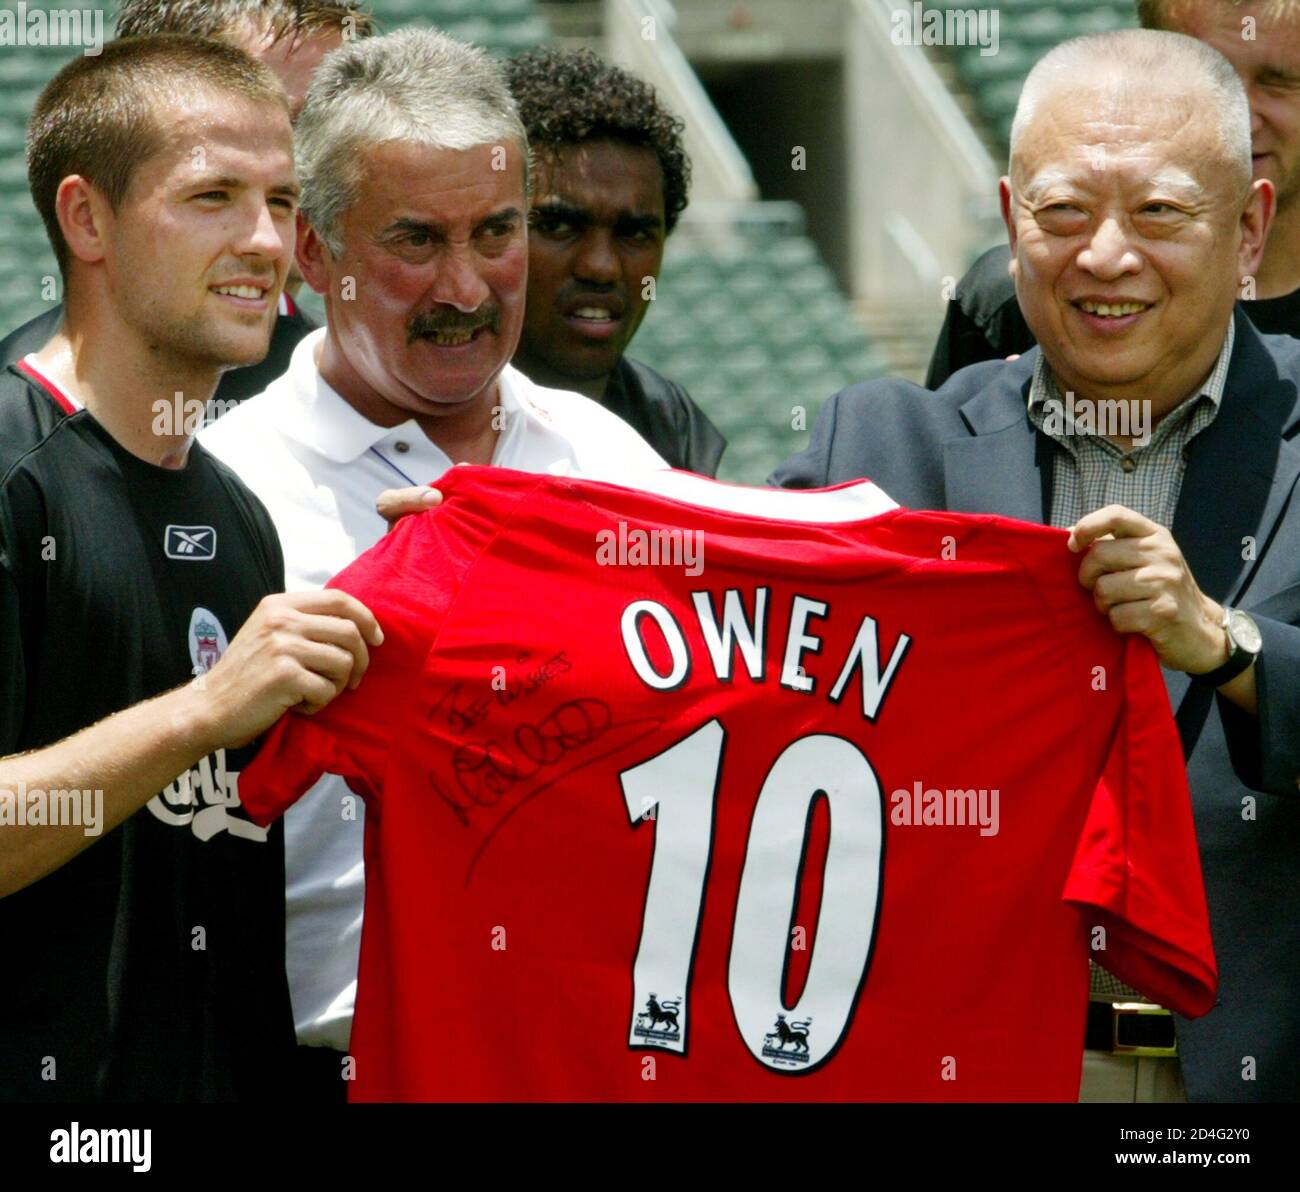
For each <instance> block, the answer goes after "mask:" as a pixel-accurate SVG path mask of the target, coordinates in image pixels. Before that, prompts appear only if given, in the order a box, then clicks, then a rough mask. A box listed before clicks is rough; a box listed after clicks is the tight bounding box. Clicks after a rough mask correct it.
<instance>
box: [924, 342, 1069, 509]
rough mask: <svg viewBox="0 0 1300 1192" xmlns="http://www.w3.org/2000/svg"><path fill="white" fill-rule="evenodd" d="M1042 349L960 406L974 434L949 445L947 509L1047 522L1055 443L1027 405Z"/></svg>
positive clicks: (947, 450)
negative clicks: (1037, 427) (1040, 429)
mask: <svg viewBox="0 0 1300 1192" xmlns="http://www.w3.org/2000/svg"><path fill="white" fill-rule="evenodd" d="M1037 359H1038V352H1037V350H1035V351H1033V352H1029V353H1027V354H1026V355H1025V356H1024V357H1023V358H1022V359H1021V360H1020V361H1019V362H1017V363H1016V364H1014V365H1011V366H1009V367H1007V368H1005V369H1003V370H1002V371H1001V372H1000V373H999V374H998V377H997V379H996V380H995V381H994V382H993V383H992V384H990V385H987V386H985V387H984V388H983V389H981V390H980V391H979V392H978V393H977V394H976V395H975V396H974V397H972V398H971V399H970V400H969V401H968V402H966V404H965V405H963V406H962V407H961V416H962V418H963V419H964V420H965V422H966V424H967V426H969V427H970V430H971V434H970V437H968V438H961V439H954V440H951V441H950V442H947V443H945V444H944V449H943V450H944V457H943V458H944V486H945V498H946V499H945V507H946V508H947V509H949V510H951V511H953V512H954V513H996V514H1000V515H1001V516H1002V517H1014V518H1019V519H1020V520H1021V521H1029V522H1039V523H1044V524H1045V523H1046V522H1047V521H1048V520H1049V517H1050V512H1051V495H1052V468H1051V460H1052V451H1051V443H1050V442H1049V441H1048V440H1046V439H1045V438H1043V436H1041V435H1039V434H1038V433H1037V432H1036V431H1035V430H1034V427H1033V425H1032V423H1030V421H1029V417H1028V414H1027V413H1026V405H1027V403H1028V401H1029V385H1030V382H1031V381H1032V380H1033V375H1034V364H1035V362H1036V360H1037Z"/></svg>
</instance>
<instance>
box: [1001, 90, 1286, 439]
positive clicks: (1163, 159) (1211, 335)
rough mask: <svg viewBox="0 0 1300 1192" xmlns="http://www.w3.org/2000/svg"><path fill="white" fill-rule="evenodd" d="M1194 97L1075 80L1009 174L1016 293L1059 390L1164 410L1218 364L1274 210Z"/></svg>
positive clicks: (1042, 110) (1007, 209)
mask: <svg viewBox="0 0 1300 1192" xmlns="http://www.w3.org/2000/svg"><path fill="white" fill-rule="evenodd" d="M1176 84H1177V85H1176ZM1188 92H1189V88H1188V86H1187V85H1186V83H1185V81H1184V80H1181V79H1179V80H1171V81H1169V82H1168V83H1167V84H1165V85H1161V83H1160V82H1159V81H1153V80H1149V79H1144V80H1142V81H1141V82H1140V83H1138V82H1136V81H1126V80H1125V79H1123V78H1122V77H1121V76H1119V75H1118V74H1116V73H1115V72H1111V71H1106V70H1103V71H1101V72H1099V73H1094V74H1092V75H1090V76H1088V77H1085V78H1073V79H1071V81H1070V85H1069V86H1068V87H1067V86H1062V87H1058V88H1056V89H1054V90H1051V91H1049V92H1048V93H1047V94H1045V95H1044V96H1043V97H1042V98H1041V101H1040V103H1039V105H1038V107H1037V108H1036V109H1035V111H1034V115H1033V118H1032V120H1031V121H1030V123H1029V124H1028V126H1027V127H1026V128H1025V129H1024V130H1023V132H1022V134H1021V135H1020V138H1019V140H1018V142H1017V145H1016V148H1015V152H1014V154H1013V160H1012V176H1011V180H1008V179H1003V183H1002V201H1003V215H1004V218H1005V220H1006V223H1007V228H1008V232H1009V234H1010V236H1011V244H1012V265H1011V271H1012V275H1013V276H1014V278H1015V280H1016V294H1017V297H1018V299H1019V302H1020V307H1021V309H1022V311H1023V312H1024V315H1025V319H1026V321H1027V322H1028V323H1029V326H1030V328H1031V329H1032V330H1033V332H1034V334H1035V336H1036V337H1037V339H1038V341H1039V342H1040V343H1041V344H1042V347H1043V353H1044V355H1045V356H1046V357H1047V360H1048V363H1049V364H1050V365H1051V366H1052V369H1053V371H1054V372H1055V374H1056V376H1057V379H1058V381H1059V382H1060V383H1061V385H1062V387H1063V388H1068V389H1074V390H1076V391H1078V392H1080V393H1082V394H1096V393H1098V392H1103V391H1110V392H1111V395H1112V396H1121V395H1123V396H1129V397H1145V398H1148V399H1150V400H1151V401H1152V402H1153V404H1154V407H1155V410H1156V413H1157V415H1159V414H1160V413H1162V412H1163V411H1164V409H1167V408H1169V407H1170V406H1171V405H1172V404H1173V403H1174V402H1176V401H1177V400H1181V398H1182V397H1184V396H1186V394H1187V393H1188V392H1190V391H1191V389H1192V388H1193V387H1194V386H1195V385H1196V384H1198V383H1199V381H1200V380H1202V379H1203V378H1204V377H1205V376H1206V375H1207V374H1208V372H1209V371H1210V369H1211V367H1212V366H1213V363H1214V360H1215V358H1216V357H1217V355H1218V353H1219V349H1220V347H1221V342H1222V339H1223V336H1224V334H1225V333H1226V329H1227V323H1228V319H1229V317H1230V315H1231V311H1232V307H1233V303H1234V302H1235V300H1236V296H1237V287H1238V284H1239V280H1240V278H1241V277H1243V276H1244V275H1245V274H1247V273H1250V272H1252V271H1253V270H1254V268H1255V266H1256V264H1257V262H1258V259H1259V254H1260V250H1261V247H1262V244H1263V240H1264V234H1265V232H1266V230H1267V225H1268V219H1269V216H1270V214H1271V195H1270V193H1269V186H1268V184H1267V183H1255V184H1254V187H1253V189H1252V190H1251V192H1250V197H1249V200H1246V199H1245V195H1244V192H1243V184H1244V179H1243V178H1242V176H1241V171H1240V168H1239V167H1235V166H1234V164H1233V162H1232V160H1231V159H1230V157H1229V156H1228V153H1227V151H1226V150H1225V149H1224V147H1223V146H1222V145H1221V144H1220V137H1219V127H1218V122H1217V121H1216V120H1214V119H1212V118H1208V119H1207V118H1206V115H1205V108H1206V105H1208V104H1210V103H1211V102H1212V100H1211V99H1210V97H1209V96H1208V95H1206V94H1204V93H1201V92H1194V93H1192V94H1188Z"/></svg>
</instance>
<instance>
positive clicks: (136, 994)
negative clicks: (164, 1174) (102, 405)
mask: <svg viewBox="0 0 1300 1192" xmlns="http://www.w3.org/2000/svg"><path fill="white" fill-rule="evenodd" d="M61 403H62V404H61ZM69 408H71V407H70V406H68V404H67V399H66V398H64V397H63V396H62V395H60V394H58V393H57V392H53V391H51V390H49V389H47V388H46V387H45V386H44V385H43V384H42V383H39V382H38V381H37V380H34V379H33V378H31V377H29V376H27V375H25V374H24V372H22V371H20V369H19V367H18V366H11V367H9V368H6V369H5V370H4V371H3V372H0V756H3V755H7V754H10V753H15V752H19V751H22V750H28V749H37V748H40V747H41V746H45V745H49V744H51V743H53V742H55V741H58V740H61V739H62V738H64V737H66V736H68V735H69V734H70V733H73V732H76V731H77V730H79V729H82V728H85V727H86V726H88V725H91V724H94V723H95V722H96V721H98V720H101V719H102V718H104V717H105V716H108V715H109V714H111V713H113V712H116V711H120V710H121V709H123V708H126V707H129V706H131V705H133V704H136V703H139V702H140V701H141V700H145V699H149V698H150V697H152V696H156V695H159V694H161V693H163V692H165V691H168V690H170V689H172V688H175V687H177V686H179V685H181V684H183V683H185V682H187V681H191V680H192V679H193V678H194V676H196V675H197V676H199V677H200V678H201V676H202V674H203V673H204V672H205V671H206V669H208V668H209V667H210V666H211V665H213V664H214V663H215V661H216V660H217V658H218V657H219V656H220V654H221V652H222V651H223V650H224V649H225V648H226V646H227V644H228V642H229V641H230V639H232V638H233V637H234V636H235V634H236V633H237V632H238V630H239V628H240V626H241V625H242V624H243V622H244V620H245V619H246V618H247V617H248V615H249V614H250V613H251V612H252V611H253V609H254V607H255V606H256V605H257V603H258V601H260V600H261V599H262V597H264V596H266V595H268V594H269V593H272V592H277V591H281V590H282V589H283V580H284V563H283V557H282V555H281V552H280V546H279V542H278V540H277V538H276V534H275V530H274V528H273V526H272V523H271V520H270V518H269V516H268V515H267V513H266V510H265V509H264V508H263V507H262V505H261V504H260V503H259V502H258V500H257V499H256V498H255V497H254V496H253V495H252V494H251V493H250V492H249V491H248V490H247V489H246V488H244V487H243V485H242V484H240V482H239V481H238V480H237V479H236V478H235V476H234V473H232V472H231V471H230V470H229V469H228V468H226V467H225V466H224V465H223V464H221V463H219V462H218V461H217V460H215V459H214V458H213V457H212V456H210V455H209V454H208V453H207V452H206V451H204V449H203V448H202V447H201V446H199V445H198V444H197V443H195V444H193V445H192V446H191V447H190V452H189V458H188V461H187V463H186V466H185V467H184V468H181V469H175V470H172V469H165V468H161V467H155V466H154V465H152V464H149V463H146V462H145V461H144V460H141V459H139V458H138V457H136V456H134V455H132V454H131V453H130V452H128V451H127V450H126V449H125V448H123V447H122V446H120V445H119V444H118V443H117V442H116V441H115V440H114V439H113V438H112V437H111V436H110V435H109V434H108V432H107V431H106V430H105V429H104V428H103V427H102V426H101V425H100V424H99V423H98V422H97V421H96V420H95V419H94V417H92V416H91V415H90V414H89V413H88V412H86V411H84V410H77V411H75V412H71V413H69V412H67V410H68V409H69ZM252 753H253V749H252V748H250V747H245V748H242V749H235V750H222V749H218V750H217V751H215V752H214V753H213V754H211V755H209V756H208V757H206V758H204V759H202V760H201V761H200V762H199V763H198V764H196V765H195V766H194V767H193V768H192V769H191V770H190V771H189V772H187V773H186V774H183V775H181V776H179V777H178V778H177V779H176V780H175V781H174V782H172V783H171V784H170V786H169V787H168V788H167V790H165V791H162V792H160V793H159V794H158V795H157V796H156V797H155V798H154V799H152V800H151V801H150V802H149V804H148V805H147V806H145V807H143V808H142V809H141V810H139V811H137V812H136V813H135V814H134V815H133V816H131V817H130V819H128V820H127V821H126V822H125V823H124V824H122V825H120V826H119V827H117V828H116V829H114V830H113V831H111V832H109V833H107V834H106V835H104V836H103V837H102V838H98V839H96V840H95V842H94V843H92V844H91V845H90V847H89V848H87V849H86V850H85V852H83V853H81V854H80V855H79V856H77V857H76V858H74V859H73V860H72V861H70V862H69V863H68V864H66V865H64V866H63V867H62V868H60V869H58V870H56V871H55V872H53V873H51V874H49V875H47V876H46V877H44V878H42V879H41V880H39V881H37V882H35V883H33V884H32V885H30V886H28V887H26V888H25V889H23V890H20V891H18V892H17V893H16V894H12V895H10V896H9V897H7V898H4V899H0V954H2V955H3V957H4V966H3V967H4V981H3V988H4V1006H5V1012H4V1014H3V1015H0V1100H6V1099H9V1100H21V1101H31V1100H42V1101H43V1100H58V1101H66V1100H72V1099H94V1098H108V1099H113V1100H147V1101H152V1100H233V1099H257V1098H271V1097H275V1096H277V1095H279V1094H280V1093H281V1092H282V1091H283V1086H282V1083H281V1082H282V1075H281V1071H282V1069H281V1065H282V1064H283V1063H284V1061H285V1059H286V1057H287V1056H288V1055H289V1054H290V1052H291V1049H292V1047H293V1044H294V1035H293V1020H292V1014H291V1012H290V1007H289V995H288V985H287V981H286V978H285V969H284V853H283V838H282V830H281V829H280V827H279V826H278V825H277V826H275V827H274V828H272V829H271V830H270V831H269V832H265V831H263V830H262V829H259V828H257V827H256V826H255V825H254V824H253V823H252V822H251V821H250V820H248V819H247V817H245V815H244V814H243V811H242V808H241V807H240V806H239V801H238V785H237V782H238V774H239V771H240V769H241V768H242V767H243V766H244V765H245V764H246V763H247V761H248V760H250V758H251V756H252ZM95 778H96V776H95V775H90V776H88V781H89V783H90V784H91V785H92V786H93V785H95V781H94V780H95ZM104 778H105V781H106V780H107V776H104ZM101 785H102V784H101ZM15 794H16V795H21V794H22V792H16V793H15ZM15 794H11V795H10V797H9V798H8V800H7V801H6V799H5V794H4V792H0V817H3V816H5V815H6V814H7V815H8V816H9V817H10V820H9V825H10V826H6V827H4V828H0V830H3V831H11V830H12V831H20V832H21V831H24V830H25V829H24V828H23V827H18V826H13V825H15V824H16V815H17V810H16V799H15ZM92 799H93V794H92ZM26 804H28V805H29V806H28V809H27V810H28V813H29V821H28V822H29V823H30V822H31V821H30V812H31V810H32V808H34V807H36V806H37V805H38V804H39V800H36V801H34V800H33V793H32V792H27V796H26ZM82 805H83V806H84V805H85V804H84V802H83V804H82ZM46 806H47V812H46V813H47V814H50V813H52V812H53V801H52V800H51V801H47V803H46Z"/></svg>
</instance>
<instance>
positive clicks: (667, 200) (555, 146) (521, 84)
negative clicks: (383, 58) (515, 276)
mask: <svg viewBox="0 0 1300 1192" xmlns="http://www.w3.org/2000/svg"><path fill="white" fill-rule="evenodd" d="M506 72H507V77H508V79H509V82H510V90H511V92H512V93H513V94H514V97H515V100H516V102H517V103H518V104H519V115H520V118H521V119H522V120H523V122H524V129H525V131H526V132H527V133H528V145H529V148H530V149H531V150H532V152H533V155H534V157H535V159H536V165H537V173H536V177H535V178H534V180H533V200H532V210H531V212H530V216H529V231H528V309H527V312H526V314H525V317H524V330H523V335H522V336H521V338H520V340H519V348H518V350H517V351H516V352H515V357H514V361H513V363H514V366H515V367H516V368H518V369H520V370H521V371H522V372H524V373H526V374H527V375H528V376H529V377H530V378H531V379H532V380H534V381H536V382H537V383H538V384H539V385H549V386H551V387H552V388H555V389H573V390H576V391H577V392H578V393H582V394H584V395H586V396H587V397H590V398H592V399H593V400H594V401H598V402H600V403H601V404H602V405H603V406H605V408H606V409H608V410H610V411H611V412H612V413H614V414H617V415H618V416H619V417H620V418H622V419H623V421H624V422H626V423H628V424H629V425H630V426H632V427H633V429H635V430H636V431H637V432H638V433H639V434H640V435H641V437H642V438H643V439H645V440H646V442H648V443H649V444H650V446H652V447H653V448H654V449H655V450H656V451H657V452H659V454H660V455H662V456H663V457H664V459H666V460H667V461H668V462H669V463H670V464H671V465H672V466H673V467H674V468H685V469H687V470H688V471H691V472H700V473H702V474H703V475H706V476H715V475H717V471H718V461H719V460H720V459H721V458H722V452H723V450H724V449H725V447H726V445H727V441H726V439H724V438H723V437H722V435H721V434H720V433H719V431H718V429H717V427H715V426H714V425H713V423H712V422H710V421H709V419H708V416H707V415H706V414H705V413H704V411H703V410H701V409H700V407H699V406H697V405H696V404H695V402H694V401H693V400H692V399H691V396H690V395H689V394H688V393H687V392H686V390H685V389H683V388H682V387H681V386H680V385H678V384H677V383H676V382H675V381H670V380H669V379H668V378H667V377H664V376H661V375H660V374H659V373H657V372H655V370H654V369H652V368H651V367H650V366H649V365H648V364H642V363H641V362H640V361H637V360H630V359H628V357H627V356H626V355H624V353H625V352H626V350H627V346H628V344H629V343H631V341H632V337H633V336H634V335H635V334H636V331H637V328H638V327H640V326H641V320H642V319H644V318H645V314H646V311H647V310H648V309H649V297H648V293H649V292H648V290H647V287H646V282H647V280H651V279H654V278H657V277H658V276H659V268H660V266H661V265H662V264H663V258H664V241H665V239H666V238H667V236H668V234H669V233H670V232H671V231H672V230H673V228H674V227H675V226H676V224H677V219H678V217H679V216H680V215H681V213H682V211H683V209H684V208H685V207H686V196H687V191H688V189H689V186H690V161H689V159H688V158H687V156H686V151H685V150H684V149H683V148H682V141H681V135H682V122H681V121H680V120H678V119H677V118H676V117H674V116H673V115H672V114H671V113H670V112H668V111H666V110H665V109H664V108H663V107H662V106H661V105H660V103H659V100H658V97H657V96H656V95H655V93H654V89H653V88H652V87H651V86H650V85H649V84H648V83H644V82H642V81H641V80H640V79H638V78H636V77H635V76H634V75H630V74H628V72H627V71H625V70H620V69H619V68H618V67H615V66H610V65H609V64H608V63H606V62H603V61H601V59H600V58H598V57H597V56H596V55H595V54H593V53H592V52H591V51H590V50H576V51H573V50H555V49H539V50H531V51H529V52H528V53H526V54H521V55H520V56H519V57H517V58H514V59H512V60H511V61H510V62H508V63H507V64H506Z"/></svg>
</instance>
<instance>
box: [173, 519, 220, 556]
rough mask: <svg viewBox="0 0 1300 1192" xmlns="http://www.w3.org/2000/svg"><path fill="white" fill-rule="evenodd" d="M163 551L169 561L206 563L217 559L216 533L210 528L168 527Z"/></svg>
mask: <svg viewBox="0 0 1300 1192" xmlns="http://www.w3.org/2000/svg"><path fill="white" fill-rule="evenodd" d="M163 549H164V550H165V551H166V552H167V557H168V558H169V559H194V560H196V561H203V562H207V561H208V560H209V559H215V558H216V557H217V532H216V530H214V529H213V528H212V527H211V526H168V527H167V537H166V540H165V542H164V543H163Z"/></svg>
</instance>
